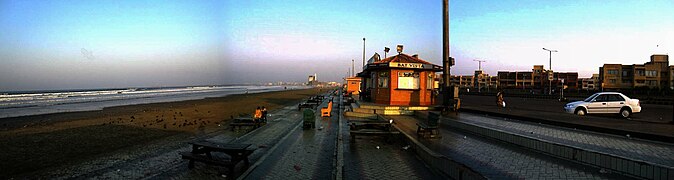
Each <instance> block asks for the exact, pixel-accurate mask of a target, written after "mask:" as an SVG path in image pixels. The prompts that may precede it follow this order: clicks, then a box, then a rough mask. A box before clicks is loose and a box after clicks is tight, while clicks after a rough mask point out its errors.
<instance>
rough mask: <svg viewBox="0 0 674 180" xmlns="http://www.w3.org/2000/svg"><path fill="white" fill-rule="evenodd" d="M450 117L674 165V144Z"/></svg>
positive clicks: (470, 116) (473, 116)
mask: <svg viewBox="0 0 674 180" xmlns="http://www.w3.org/2000/svg"><path fill="white" fill-rule="evenodd" d="M451 119H452V120H456V121H460V122H463V123H468V124H472V125H476V126H482V127H486V128H491V129H497V130H501V131H506V132H508V133H512V134H519V135H522V136H527V137H531V138H537V139H542V140H545V141H549V142H554V143H558V144H564V145H567V146H574V147H578V148H581V149H585V150H591V151H595V152H601V153H606V154H611V155H615V156H620V157H625V158H628V159H635V160H640V161H643V162H649V163H653V164H658V165H663V166H669V167H674V145H673V144H667V143H661V142H653V141H644V140H639V139H632V138H629V137H627V136H615V135H607V134H599V133H594V132H588V131H582V130H574V129H568V128H561V127H555V126H548V125H540V124H532V123H528V122H522V121H517V120H513V119H507V118H496V117H486V116H484V115H476V114H469V113H461V114H460V115H459V116H458V117H456V118H451Z"/></svg>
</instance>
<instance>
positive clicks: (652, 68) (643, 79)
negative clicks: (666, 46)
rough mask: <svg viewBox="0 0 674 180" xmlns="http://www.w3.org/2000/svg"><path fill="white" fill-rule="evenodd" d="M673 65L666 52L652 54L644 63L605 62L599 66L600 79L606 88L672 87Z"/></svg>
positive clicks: (602, 85)
mask: <svg viewBox="0 0 674 180" xmlns="http://www.w3.org/2000/svg"><path fill="white" fill-rule="evenodd" d="M672 72H674V71H672V66H670V65H669V56H668V55H666V54H654V55H651V60H650V61H649V62H646V63H644V64H632V65H622V64H604V66H602V67H599V80H600V82H601V87H602V88H603V89H604V90H618V89H633V88H642V87H648V88H651V89H663V88H672V82H673V81H672Z"/></svg>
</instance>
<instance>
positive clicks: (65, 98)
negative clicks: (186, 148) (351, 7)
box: [0, 86, 309, 118]
mask: <svg viewBox="0 0 674 180" xmlns="http://www.w3.org/2000/svg"><path fill="white" fill-rule="evenodd" d="M306 88H309V87H308V86H195V87H163V88H129V89H93V90H64V91H32V92H8V93H0V118H7V117H18V116H28V115H39V114H49V113H60V112H77V111H92V110H101V109H103V108H105V107H113V106H123V105H134V104H148V103H158V102H174V101H184V100H193V99H204V98H208V97H222V96H227V95H232V94H245V93H259V92H270V91H282V90H286V89H306Z"/></svg>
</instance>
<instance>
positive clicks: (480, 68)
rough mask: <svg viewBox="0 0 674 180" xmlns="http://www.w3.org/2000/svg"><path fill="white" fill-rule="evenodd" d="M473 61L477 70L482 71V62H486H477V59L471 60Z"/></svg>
mask: <svg viewBox="0 0 674 180" xmlns="http://www.w3.org/2000/svg"><path fill="white" fill-rule="evenodd" d="M473 61H477V70H482V62H487V61H485V60H479V59H473Z"/></svg>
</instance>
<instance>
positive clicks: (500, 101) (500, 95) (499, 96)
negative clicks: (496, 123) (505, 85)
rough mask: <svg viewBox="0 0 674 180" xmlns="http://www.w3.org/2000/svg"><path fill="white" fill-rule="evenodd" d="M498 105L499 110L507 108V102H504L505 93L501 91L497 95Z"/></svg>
mask: <svg viewBox="0 0 674 180" xmlns="http://www.w3.org/2000/svg"><path fill="white" fill-rule="evenodd" d="M496 105H497V106H498V107H499V108H505V101H503V91H501V90H500V89H499V90H498V92H497V93H496Z"/></svg>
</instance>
